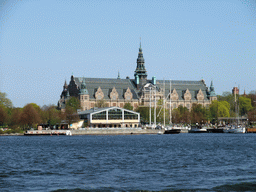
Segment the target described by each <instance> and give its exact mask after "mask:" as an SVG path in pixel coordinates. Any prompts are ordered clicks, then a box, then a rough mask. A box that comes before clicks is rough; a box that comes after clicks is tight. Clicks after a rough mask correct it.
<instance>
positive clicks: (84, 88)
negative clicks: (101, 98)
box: [80, 78, 89, 95]
mask: <svg viewBox="0 0 256 192" xmlns="http://www.w3.org/2000/svg"><path fill="white" fill-rule="evenodd" d="M88 94H89V93H88V90H87V89H86V83H85V78H83V81H82V83H81V89H80V95H88Z"/></svg>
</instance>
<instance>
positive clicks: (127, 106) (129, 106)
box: [124, 102, 133, 110]
mask: <svg viewBox="0 0 256 192" xmlns="http://www.w3.org/2000/svg"><path fill="white" fill-rule="evenodd" d="M124 109H128V110H133V106H132V105H131V103H129V102H128V103H125V104H124Z"/></svg>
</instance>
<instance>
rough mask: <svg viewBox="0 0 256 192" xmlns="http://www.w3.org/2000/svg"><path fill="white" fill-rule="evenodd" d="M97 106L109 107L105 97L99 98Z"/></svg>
mask: <svg viewBox="0 0 256 192" xmlns="http://www.w3.org/2000/svg"><path fill="white" fill-rule="evenodd" d="M95 107H98V108H104V107H107V104H106V103H105V100H104V99H101V100H97V102H96V104H95Z"/></svg>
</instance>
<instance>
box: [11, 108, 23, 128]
mask: <svg viewBox="0 0 256 192" xmlns="http://www.w3.org/2000/svg"><path fill="white" fill-rule="evenodd" d="M21 114H22V108H14V109H13V110H12V114H11V117H10V126H11V127H12V128H19V127H20V125H21V120H20V119H21Z"/></svg>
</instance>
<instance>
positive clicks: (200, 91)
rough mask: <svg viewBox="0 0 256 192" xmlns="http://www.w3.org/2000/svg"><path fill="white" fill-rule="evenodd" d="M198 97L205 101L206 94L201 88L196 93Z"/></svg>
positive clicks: (199, 99)
mask: <svg viewBox="0 0 256 192" xmlns="http://www.w3.org/2000/svg"><path fill="white" fill-rule="evenodd" d="M196 98H197V100H198V101H203V100H204V94H203V92H202V90H201V89H200V90H199V91H198V93H197V95H196Z"/></svg>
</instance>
